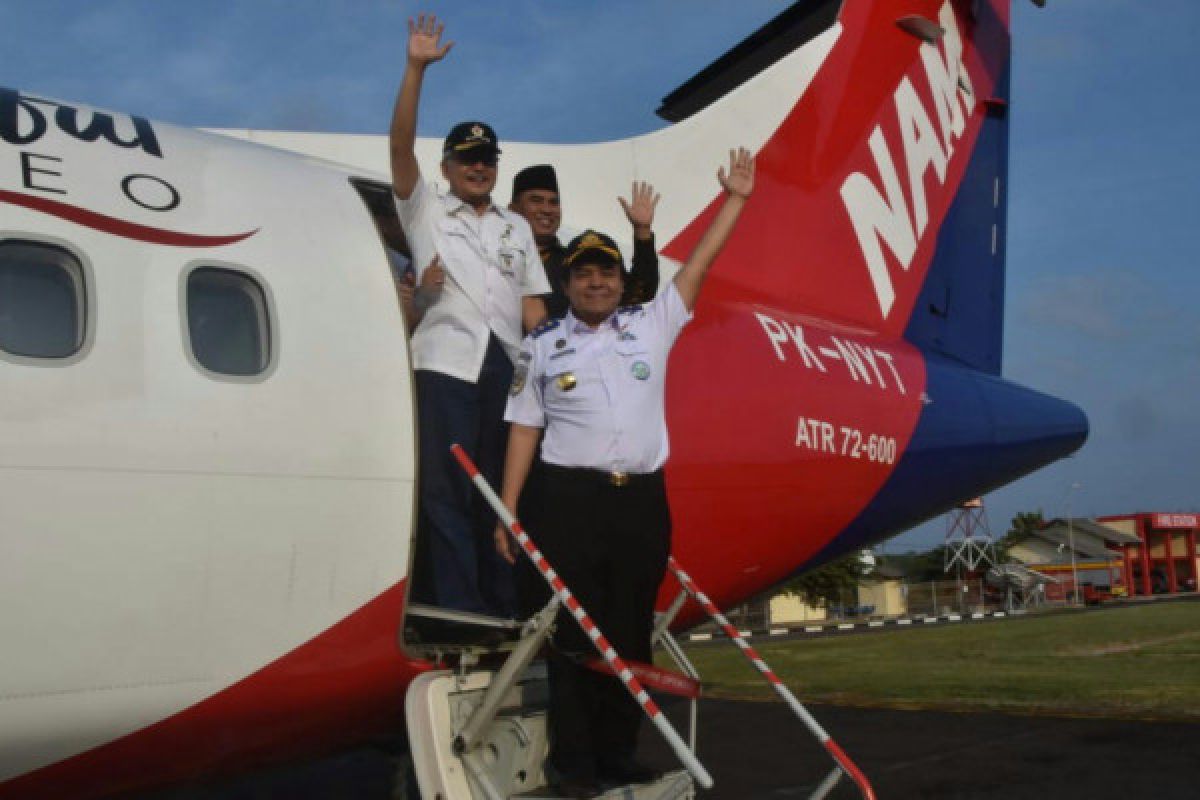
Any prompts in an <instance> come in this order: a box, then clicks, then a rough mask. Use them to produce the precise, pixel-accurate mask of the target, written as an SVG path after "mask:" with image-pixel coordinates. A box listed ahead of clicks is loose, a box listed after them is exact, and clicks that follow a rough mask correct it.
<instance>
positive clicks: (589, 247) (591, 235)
mask: <svg viewBox="0 0 1200 800" xmlns="http://www.w3.org/2000/svg"><path fill="white" fill-rule="evenodd" d="M562 263H563V266H564V267H567V268H568V269H570V268H571V267H572V266H578V265H581V264H604V265H608V264H617V265H618V266H620V267H621V268H622V269H624V268H625V260H624V259H623V258H621V250H620V248H618V247H617V243H616V242H614V241H613V240H612V237H610V236H607V235H606V234H603V233H600V232H599V231H592V230H587V231H584V232H583V233H581V234H579V235H578V236H576V237H575V238H574V239H572V240H571V243H570V244H568V245H567V251H566V253H565V254H564V255H563V262H562Z"/></svg>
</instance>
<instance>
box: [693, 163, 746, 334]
mask: <svg viewBox="0 0 1200 800" xmlns="http://www.w3.org/2000/svg"><path fill="white" fill-rule="evenodd" d="M717 180H718V181H719V182H720V184H721V187H722V188H723V189H724V190H725V202H724V203H723V204H722V205H721V208H720V209H719V210H718V211H717V215H716V216H715V217H713V221H712V222H711V223H709V226H708V230H706V231H705V232H704V235H703V236H701V237H700V241H699V242H697V243H696V247H695V249H694V250H692V254H691V255H690V256H688V260H687V263H686V264H684V265H683V268H682V269H680V270H679V272H678V273H676V275H675V287H676V288H677V289H678V290H679V295H680V297H682V298H683V303H684V305H686V306H687V307H688V310H689V311H690V310H691V309H693V308H695V306H696V298H698V297H699V296H700V287H701V286H702V285H703V284H704V278H705V277H706V276H707V275H708V268H709V267H711V266H712V262H713V261H714V260H716V258H717V255H718V254H719V253H720V252H721V248H722V247H724V246H725V241H726V240H727V239H728V238H729V234H730V233H732V232H733V226H734V224H735V223H737V220H738V217H739V216H741V213H742V207H743V206H745V205H746V198H748V197H749V196H750V193H751V192H753V191H754V158H753V157H752V156H751V155H750V151H749V150H747V149H746V148H744V147H739V148H738V149H737V150H730V151H729V172H726V171H725V167H720V168H719V169H718V170H717Z"/></svg>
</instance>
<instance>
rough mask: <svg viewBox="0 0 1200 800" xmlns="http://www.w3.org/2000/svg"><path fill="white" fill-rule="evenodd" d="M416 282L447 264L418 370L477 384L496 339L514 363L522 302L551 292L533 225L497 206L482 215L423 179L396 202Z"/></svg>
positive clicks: (421, 339) (419, 337) (418, 340)
mask: <svg viewBox="0 0 1200 800" xmlns="http://www.w3.org/2000/svg"><path fill="white" fill-rule="evenodd" d="M396 211H397V213H398V214H399V217H400V224H401V225H402V226H403V227H404V235H405V236H406V237H407V238H408V244H409V247H410V248H411V249H412V254H413V265H414V266H415V267H416V270H417V280H418V283H419V282H420V278H421V275H423V274H424V272H425V269H426V268H428V266H429V264H430V262H432V261H433V257H434V255H435V254H438V255H440V256H441V258H442V264H443V266H444V267H445V269H446V276H447V280H446V283H445V286H444V287H443V289H442V291H441V292H440V293H439V294H438V295H436V299H435V300H434V302H433V303H432V304H431V305H430V306H429V308H428V309H427V310H426V311H425V316H424V317H422V318H421V323H420V324H419V325H418V326H417V329H416V331H414V332H413V336H412V358H413V367H414V368H415V369H428V370H433V371H435V372H441V373H444V374H446V375H450V376H451V377H454V378H458V379H459V380H464V381H469V382H472V383H474V382H475V381H476V380H477V379H478V378H479V370H480V368H481V367H482V366H483V359H484V355H485V354H486V353H487V345H488V337H489V334H491V333H495V334H496V337H497V338H498V339H499V340H500V341H501V343H503V345H504V348H505V350H506V351H507V353H508V356H509V358H511V359H512V360H513V361H514V363H515V362H516V358H517V353H518V351H519V349H520V344H521V337H522V334H523V331H522V328H521V299H522V298H523V297H525V296H528V295H542V294H546V293H548V292H549V291H550V285H549V284H548V283H547V282H546V274H545V270H543V268H542V260H541V258H540V257H539V256H538V250H537V244H536V243H535V242H534V240H533V233H532V232H531V231H530V230H529V223H528V222H526V221H525V219H524V218H523V217H522V216H521V215H519V214H516V213H514V212H512V211H509V210H508V209H504V208H499V207H498V206H496V205H495V204H493V205H492V206H491V207H490V208H489V209H488V210H487V211H486V212H484V213H483V214H482V215H481V214H477V213H476V212H475V210H474V209H472V208H471V207H470V206H469V205H467V204H466V203H464V202H463V201H462V200H460V199H459V198H457V197H455V196H454V195H440V194H438V193H437V191H436V190H435V189H434V187H433V186H432V185H430V184H429V183H427V182H426V181H425V180H424V179H423V178H418V179H417V183H416V187H415V188H414V189H413V193H412V195H411V196H410V197H409V198H408V199H407V200H404V199H402V198H400V197H397V198H396Z"/></svg>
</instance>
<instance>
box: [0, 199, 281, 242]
mask: <svg viewBox="0 0 1200 800" xmlns="http://www.w3.org/2000/svg"><path fill="white" fill-rule="evenodd" d="M0 201H3V202H5V203H10V204H11V205H14V206H21V207H23V208H28V209H31V210H33V211H40V212H42V213H43V214H51V215H53V216H55V217H59V218H61V219H65V220H67V221H69V222H74V223H77V224H79V225H83V226H84V227H87V228H92V229H93V230H98V231H103V232H105V233H111V234H113V235H114V236H121V237H123V238H125V239H134V240H136V241H139V242H147V243H148V244H165V245H171V246H173V247H220V246H221V245H226V244H234V243H235V242H240V241H242V240H243V239H248V238H249V237H251V236H253V235H254V234H256V233H258V228H255V229H254V230H252V231H246V232H245V233H232V234H225V235H218V236H207V235H204V234H199V233H180V232H179V231H169V230H166V229H164V228H155V227H152V226H150V225H139V224H138V223H136V222H129V221H128V220H123V219H119V218H118V217H110V216H108V215H107V214H100V213H98V212H96V211H90V210H88V209H86V208H80V207H79V206H73V205H71V204H70V203H63V202H60V201H58V200H51V199H50V198H47V197H36V196H34V195H28V194H21V193H20V192H10V191H7V190H4V189H0Z"/></svg>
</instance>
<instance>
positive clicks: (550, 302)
mask: <svg viewBox="0 0 1200 800" xmlns="http://www.w3.org/2000/svg"><path fill="white" fill-rule="evenodd" d="M617 199H618V200H620V202H621V208H623V209H624V210H625V216H626V217H628V218H629V224H631V225H632V226H633V258H632V259H631V262H632V267H631V268H630V270H629V274H628V275H627V276H625V294H624V296H623V297H622V298H621V305H634V304H637V303H645V302H648V301H649V300H650V299H652V298H653V297H654V295H655V293H656V292H657V291H658V252H657V251H656V250H655V249H654V231H653V229H652V227H651V226H652V225H653V224H654V208H655V206H657V205H658V199H659V196H658V195H657V194H655V192H654V187H653V186H651V185H650V184H648V183H646V182H645V181H634V183H633V191H632V198H631V201H628V202H627V201H626V200H625V198H624V197H620V198H617ZM508 207H509V208H511V209H512V210H513V211H516V212H517V213H518V214H520V215H521V216H522V217H524V218H525V219H526V220H527V221H528V222H529V227H530V228H532V229H533V238H534V239H535V240H536V241H537V245H538V253H539V254H540V255H541V257H542V264H543V265H544V266H545V268H546V280H547V281H549V282H550V292H551V293H550V294H548V295H546V296H545V297H543V298H542V299H543V300H545V301H546V310H547V312H549V314H550V316H552V317H561V316H562V315H563V314H565V313H567V295H566V293H565V292H564V291H563V279H564V278H565V277H566V275H565V274H564V270H563V266H562V260H563V254H564V253H565V252H566V248H565V247H563V246H562V243H561V242H560V241H559V240H558V226H559V225H560V224H561V223H562V205H561V201H560V195H559V193H558V175H557V174H556V173H555V172H554V167H552V166H550V165H549V164H537V165H535V166H532V167H526V168H525V169H523V170H521V171H520V172H518V173H517V174H516V176H515V177H514V178H513V188H512V201H511V202H510V203H509V204H508Z"/></svg>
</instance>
